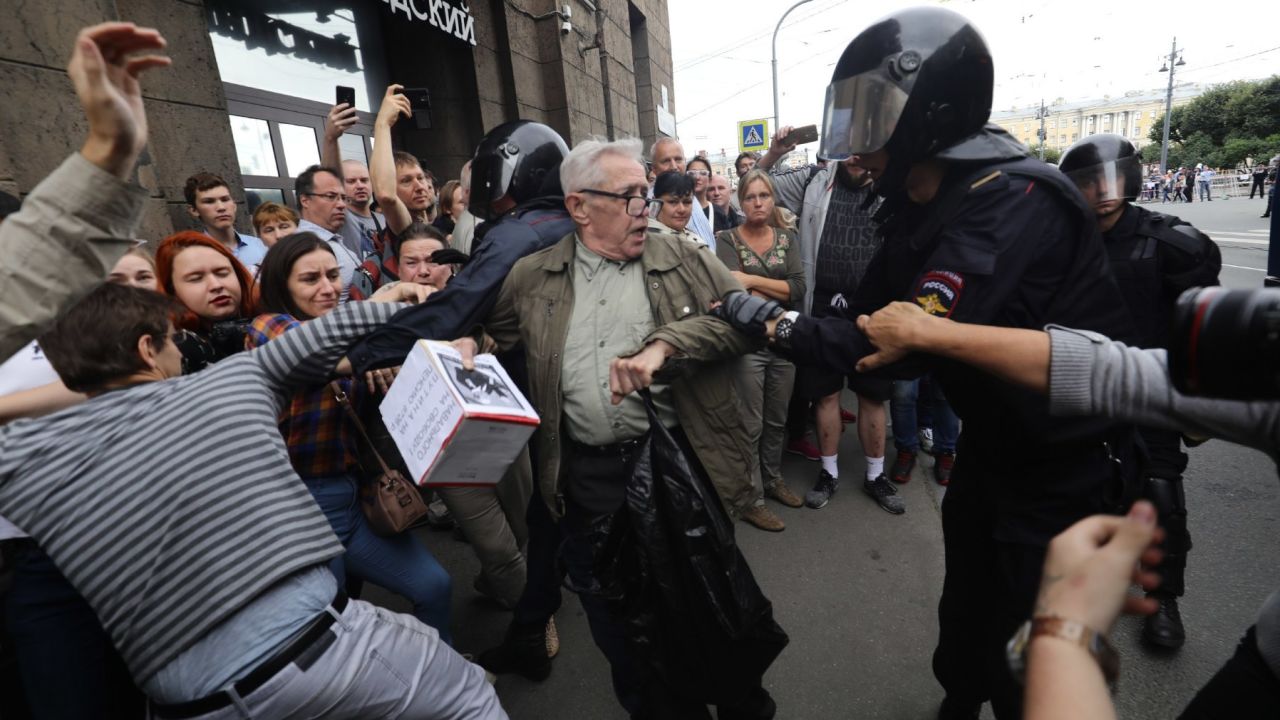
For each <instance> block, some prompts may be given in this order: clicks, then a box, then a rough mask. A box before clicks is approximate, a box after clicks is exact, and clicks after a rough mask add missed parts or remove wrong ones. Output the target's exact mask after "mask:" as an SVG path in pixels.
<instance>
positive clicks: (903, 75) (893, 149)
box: [818, 7, 994, 194]
mask: <svg viewBox="0 0 1280 720" xmlns="http://www.w3.org/2000/svg"><path fill="white" fill-rule="evenodd" d="M993 72H994V71H993V70H992V66H991V52H990V51H989V50H987V43H986V41H985V40H983V39H982V35H980V34H979V33H978V30H977V28H975V27H974V26H973V25H972V24H971V23H970V22H969V21H968V20H966V19H965V18H964V17H963V16H961V15H959V14H957V13H955V12H952V11H950V10H943V9H942V8H934V7H920V8H910V9H907V10H902V11H900V12H896V13H894V14H892V15H890V16H888V17H886V18H884V19H882V20H880V21H879V22H877V23H875V24H874V25H872V26H871V27H869V28H867V29H866V30H863V31H862V32H861V33H859V34H858V36H857V37H855V38H854V39H853V42H851V43H849V46H848V47H846V48H845V51H844V54H843V55H841V56H840V61H839V62H837V63H836V69H835V73H833V74H832V76H831V84H830V85H829V86H827V103H826V112H825V114H824V116H823V122H822V146H821V148H820V149H819V151H818V155H819V157H825V158H829V159H831V160H842V159H844V158H848V157H849V156H851V155H862V154H867V153H872V152H875V151H877V150H881V149H887V150H888V152H889V164H888V166H887V167H885V168H884V170H883V172H882V173H881V177H880V178H879V179H878V180H877V186H878V187H879V188H880V192H881V194H883V193H884V191H891V190H894V189H897V188H898V187H901V185H902V183H903V181H905V179H906V176H907V171H908V170H909V169H910V167H911V165H912V164H913V163H916V162H919V161H920V160H923V159H925V158H929V157H932V156H934V155H936V154H938V153H939V152H940V151H942V150H945V149H946V148H948V147H950V146H952V145H955V144H956V143H958V142H960V141H961V140H963V139H965V138H966V137H968V136H970V135H973V134H974V133H977V132H979V131H981V130H982V128H983V125H984V124H986V122H987V119H988V118H989V117H990V116H991V94H992V87H993V85H994V80H993Z"/></svg>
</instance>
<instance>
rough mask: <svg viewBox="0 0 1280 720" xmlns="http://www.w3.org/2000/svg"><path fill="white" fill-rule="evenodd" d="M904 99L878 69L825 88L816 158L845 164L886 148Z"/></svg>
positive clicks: (904, 94) (904, 96) (903, 105)
mask: <svg viewBox="0 0 1280 720" xmlns="http://www.w3.org/2000/svg"><path fill="white" fill-rule="evenodd" d="M907 97H908V96H907V93H906V91H904V90H903V89H902V88H900V87H898V86H897V85H895V84H894V83H892V82H890V81H889V80H888V79H886V78H885V77H884V73H883V72H882V71H880V70H878V69H877V70H869V71H867V72H864V73H861V74H858V75H854V76H853V77H848V78H844V79H843V80H837V81H836V82H833V83H831V84H830V85H828V86H827V105H826V109H825V111H824V112H823V116H822V145H821V147H820V148H819V149H818V155H819V157H824V158H827V159H828V160H835V161H838V160H844V159H847V158H848V157H850V156H851V155H859V154H862V153H869V152H875V151H876V150H879V149H880V148H882V147H884V146H885V145H887V144H888V142H889V138H890V137H891V136H892V135H893V130H894V128H896V127H897V126H898V119H899V118H901V117H902V109H903V108H904V107H905V106H906V104H907Z"/></svg>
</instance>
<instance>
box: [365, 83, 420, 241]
mask: <svg viewBox="0 0 1280 720" xmlns="http://www.w3.org/2000/svg"><path fill="white" fill-rule="evenodd" d="M402 89H403V86H402V85H392V86H390V87H388V88H387V92H386V94H385V95H383V96H382V105H381V106H379V107H378V118H377V119H376V120H374V122H373V156H372V157H370V158H369V181H370V182H371V183H372V184H373V196H374V198H376V199H377V201H378V207H380V208H382V214H383V216H385V217H386V218H387V227H388V228H391V232H393V233H396V234H400V233H402V232H404V230H405V228H407V227H409V226H410V225H411V224H413V215H412V214H411V213H410V212H409V208H408V207H406V206H405V204H404V203H403V202H401V200H400V196H399V195H397V194H396V161H395V157H394V154H393V153H394V151H393V149H392V147H391V126H392V125H395V124H396V120H398V119H399V118H400V116H402V115H403V116H404V117H409V116H410V115H412V114H413V108H412V107H411V106H410V105H409V98H407V97H405V96H404V95H402V94H400V90H402Z"/></svg>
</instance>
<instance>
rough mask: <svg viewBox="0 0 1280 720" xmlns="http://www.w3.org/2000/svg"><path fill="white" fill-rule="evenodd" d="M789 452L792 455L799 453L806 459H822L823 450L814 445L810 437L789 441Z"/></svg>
mask: <svg viewBox="0 0 1280 720" xmlns="http://www.w3.org/2000/svg"><path fill="white" fill-rule="evenodd" d="M787 452H789V453H791V454H792V455H799V456H800V457H803V458H804V459H805V460H821V459H822V451H821V450H819V449H818V448H816V447H814V445H813V443H811V442H809V439H808V438H803V437H802V438H796V439H795V440H792V441H791V442H789V443H787Z"/></svg>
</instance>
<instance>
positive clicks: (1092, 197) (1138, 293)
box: [1058, 133, 1222, 650]
mask: <svg viewBox="0 0 1280 720" xmlns="http://www.w3.org/2000/svg"><path fill="white" fill-rule="evenodd" d="M1058 169H1060V170H1061V171H1062V172H1064V173H1066V174H1067V177H1069V178H1071V179H1072V180H1073V181H1075V184H1076V186H1077V187H1079V188H1080V192H1081V193H1082V194H1083V195H1084V197H1085V201H1086V202H1088V203H1089V205H1090V206H1092V207H1093V210H1094V212H1095V213H1097V217H1098V229H1099V230H1101V231H1102V238H1103V243H1104V245H1105V246H1106V249H1107V255H1108V256H1109V257H1110V258H1111V268H1112V271H1113V272H1114V273H1115V275H1116V281H1117V282H1118V283H1119V285H1120V291H1121V293H1122V294H1123V295H1124V299H1125V303H1126V304H1127V305H1128V306H1129V312H1130V313H1131V314H1132V315H1133V320H1134V333H1133V335H1131V336H1130V338H1129V342H1130V344H1132V345H1136V346H1138V347H1143V348H1165V349H1166V350H1167V349H1168V329H1169V325H1170V320H1171V319H1172V316H1173V308H1174V304H1175V302H1176V301H1177V299H1178V295H1179V294H1181V293H1182V291H1183V290H1186V289H1187V288H1191V287H1198V286H1202V285H1217V284H1218V272H1219V271H1220V270H1221V269H1222V254H1221V252H1220V251H1219V250H1218V246H1217V245H1216V244H1215V243H1214V242H1213V241H1212V240H1210V239H1209V238H1208V237H1207V236H1205V235H1204V233H1201V232H1200V231H1199V230H1197V229H1195V228H1194V227H1192V226H1191V225H1190V224H1189V223H1186V222H1183V221H1182V220H1180V219H1179V218H1176V217H1172V216H1168V215H1162V214H1160V213H1156V212H1151V211H1150V210H1146V209H1144V208H1141V207H1138V206H1137V205H1134V204H1132V202H1131V201H1132V200H1134V199H1135V198H1136V197H1137V196H1138V193H1140V192H1141V191H1142V164H1141V162H1140V161H1139V159H1138V152H1137V150H1136V149H1135V148H1134V147H1133V145H1132V144H1131V143H1130V142H1129V141H1128V140H1125V139H1124V138H1123V137H1121V136H1119V135H1112V134H1109V133H1107V134H1101V135H1090V136H1088V137H1086V138H1084V139H1082V140H1080V141H1079V142H1077V143H1075V144H1073V145H1072V146H1071V147H1070V148H1068V149H1067V152H1066V153H1065V154H1063V156H1062V161H1061V162H1060V163H1059V164H1058ZM1139 433H1140V435H1141V437H1142V440H1143V444H1144V445H1145V446H1146V451H1147V457H1146V462H1145V463H1144V467H1143V487H1142V492H1143V495H1144V496H1145V497H1147V498H1148V499H1150V500H1151V502H1152V503H1153V504H1155V506H1156V510H1157V511H1158V512H1159V514H1160V526H1161V527H1163V528H1164V529H1165V533H1166V536H1165V539H1164V546H1163V547H1164V552H1165V559H1164V562H1162V563H1161V565H1160V573H1161V576H1162V578H1163V580H1162V582H1161V584H1160V587H1159V589H1157V590H1156V591H1155V592H1154V593H1152V595H1153V596H1154V597H1155V598H1156V599H1158V600H1159V601H1160V609H1159V610H1158V611H1157V612H1156V613H1155V614H1154V615H1150V616H1148V617H1147V619H1146V621H1145V623H1144V625H1143V632H1142V637H1143V640H1145V641H1146V642H1147V643H1148V644H1149V645H1151V646H1153V647H1156V648H1160V649H1165V650H1176V649H1177V648H1179V647H1182V643H1183V642H1184V641H1185V640H1186V633H1185V632H1184V631H1183V628H1182V616H1181V614H1180V613H1179V611H1178V600H1177V599H1178V598H1179V597H1181V596H1182V594H1183V592H1185V581H1184V577H1185V574H1186V568H1187V551H1189V550H1190V549H1191V534H1190V533H1189V532H1187V506H1186V498H1185V496H1184V494H1183V490H1182V473H1183V471H1184V470H1186V467H1187V455H1186V453H1184V452H1182V438H1181V436H1180V435H1179V434H1178V433H1177V432H1172V431H1166V430H1156V429H1153V428H1139Z"/></svg>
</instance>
